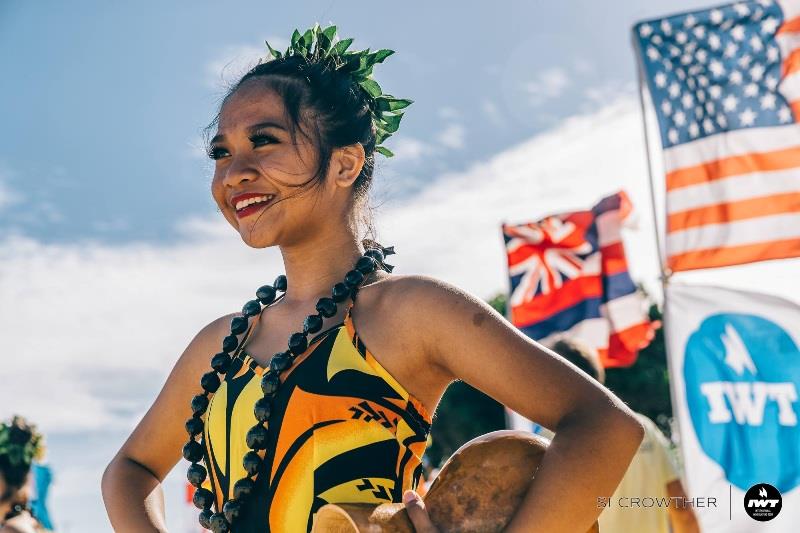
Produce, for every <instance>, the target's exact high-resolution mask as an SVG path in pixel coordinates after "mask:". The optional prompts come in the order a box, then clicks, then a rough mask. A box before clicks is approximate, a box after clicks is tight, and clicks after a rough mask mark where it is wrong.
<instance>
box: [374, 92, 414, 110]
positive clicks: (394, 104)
mask: <svg viewBox="0 0 800 533" xmlns="http://www.w3.org/2000/svg"><path fill="white" fill-rule="evenodd" d="M413 103H414V100H407V99H404V98H395V97H394V96H392V95H390V94H382V95H381V96H379V97H378V109H379V110H380V111H397V110H398V109H403V108H405V107H408V106H410V105H411V104H413Z"/></svg>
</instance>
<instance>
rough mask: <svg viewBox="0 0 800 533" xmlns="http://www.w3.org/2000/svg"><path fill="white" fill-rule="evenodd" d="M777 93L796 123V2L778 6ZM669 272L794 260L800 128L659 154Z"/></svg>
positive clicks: (799, 50)
mask: <svg viewBox="0 0 800 533" xmlns="http://www.w3.org/2000/svg"><path fill="white" fill-rule="evenodd" d="M779 4H780V6H781V8H782V9H783V12H784V24H783V25H782V26H781V27H780V29H779V30H778V32H777V40H778V43H779V47H780V49H781V57H782V58H783V72H782V81H781V83H780V85H779V89H778V90H779V91H780V92H781V94H783V96H784V97H785V98H786V99H787V101H788V102H789V105H790V107H791V108H792V111H793V113H794V116H795V120H797V117H800V1H798V0H790V1H780V2H779ZM664 164H665V174H666V176H665V177H666V208H667V225H666V226H667V237H666V253H667V265H668V267H669V268H670V269H671V270H672V271H680V270H693V269H698V268H713V267H720V266H726V265H738V264H743V263H750V262H754V261H763V260H768V259H783V258H788V257H796V256H800V124H796V123H793V124H787V125H786V126H777V127H764V128H750V129H741V130H735V131H731V132H726V133H720V134H717V135H712V136H710V137H705V138H703V139H698V140H697V141H693V142H689V143H686V144H681V145H679V146H674V147H671V148H667V149H666V150H664Z"/></svg>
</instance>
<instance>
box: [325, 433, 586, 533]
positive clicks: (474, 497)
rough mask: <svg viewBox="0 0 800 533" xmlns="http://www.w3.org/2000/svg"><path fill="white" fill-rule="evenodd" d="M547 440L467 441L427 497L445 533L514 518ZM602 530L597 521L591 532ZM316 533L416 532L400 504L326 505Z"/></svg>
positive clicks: (498, 527)
mask: <svg viewBox="0 0 800 533" xmlns="http://www.w3.org/2000/svg"><path fill="white" fill-rule="evenodd" d="M549 443H550V442H549V440H548V439H546V438H544V437H541V436H538V435H534V434H532V433H529V432H526V431H517V430H502V431H493V432H491V433H487V434H485V435H481V436H480V437H476V438H474V439H472V440H471V441H469V442H467V443H466V444H464V445H463V446H461V448H459V449H458V450H456V452H455V453H454V454H453V455H452V456H451V457H450V458H449V459H448V460H447V462H446V463H445V465H444V466H443V467H442V469H441V471H440V472H439V475H438V476H437V477H436V479H435V480H434V481H433V484H432V485H431V487H430V489H429V490H428V492H427V493H426V494H425V496H423V500H424V502H425V507H426V509H427V510H428V514H429V515H430V517H431V520H432V521H433V522H434V524H436V525H437V526H438V528H439V530H440V531H442V532H443V533H446V532H450V531H458V532H463V533H499V532H501V531H502V530H503V528H504V527H505V526H506V524H508V522H509V521H510V520H511V517H512V516H513V515H514V512H515V511H516V509H517V507H518V506H519V505H520V503H521V502H522V498H523V497H524V495H525V492H526V491H527V489H528V486H529V485H530V482H531V480H532V479H533V477H534V475H535V473H536V469H537V468H538V467H539V463H540V462H541V460H542V456H543V455H544V452H545V451H546V450H547V446H548V445H549ZM592 532H595V533H597V532H599V527H598V525H597V523H596V522H595V524H594V525H593V526H592V527H591V528H590V529H589V532H588V533H592ZM312 533H414V527H413V526H412V524H411V521H410V520H409V518H408V514H407V513H406V510H405V506H404V505H403V504H402V503H384V504H380V505H377V506H376V505H372V504H364V503H342V504H327V505H324V506H322V507H321V508H320V509H319V511H317V514H316V516H315V518H314V527H313V528H312Z"/></svg>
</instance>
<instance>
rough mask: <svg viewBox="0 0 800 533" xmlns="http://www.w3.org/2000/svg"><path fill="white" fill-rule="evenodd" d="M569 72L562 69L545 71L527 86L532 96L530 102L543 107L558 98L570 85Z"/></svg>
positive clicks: (555, 68)
mask: <svg viewBox="0 0 800 533" xmlns="http://www.w3.org/2000/svg"><path fill="white" fill-rule="evenodd" d="M570 83H571V81H570V77H569V75H568V74H567V71H566V70H564V69H563V68H560V67H552V68H549V69H545V70H543V71H542V72H540V73H539V75H538V76H536V78H535V79H533V80H532V81H529V82H528V83H526V84H525V86H524V87H525V90H526V91H527V92H528V93H529V95H530V102H531V104H532V105H534V106H539V105H542V104H543V103H545V102H547V101H548V100H552V99H553V98H556V97H558V96H561V93H562V92H563V91H564V89H566V88H567V87H568V86H569V85H570Z"/></svg>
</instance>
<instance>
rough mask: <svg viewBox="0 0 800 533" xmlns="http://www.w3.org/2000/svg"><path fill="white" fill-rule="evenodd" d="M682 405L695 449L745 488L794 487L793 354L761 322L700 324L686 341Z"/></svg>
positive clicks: (799, 462)
mask: <svg viewBox="0 0 800 533" xmlns="http://www.w3.org/2000/svg"><path fill="white" fill-rule="evenodd" d="M683 375H684V379H685V385H686V399H687V402H688V404H689V411H690V414H691V419H692V425H693V426H694V430H695V433H696V434H697V438H698V440H699V441H700V445H701V447H702V448H703V451H704V452H705V453H706V454H707V455H708V456H709V457H710V458H711V459H712V460H714V461H715V462H716V463H717V464H719V465H720V466H721V467H722V468H723V470H724V471H725V473H726V477H727V479H728V481H730V483H732V484H733V485H735V486H736V487H738V488H740V489H741V490H747V489H748V488H749V487H751V486H752V485H754V484H755V483H770V484H772V485H774V486H775V487H776V488H777V489H778V490H779V491H781V492H783V493H786V492H788V491H790V490H792V489H793V488H794V487H796V486H798V485H800V423H798V417H799V415H800V407H798V405H799V404H798V391H800V350H798V347H797V344H795V342H794V340H793V339H792V337H791V336H789V334H788V333H787V332H786V331H784V330H783V329H782V328H781V327H780V326H778V325H777V324H775V323H774V322H772V321H770V320H767V319H766V318H764V317H762V316H756V315H748V314H740V313H721V314H715V315H711V316H709V317H708V318H706V319H705V320H704V321H703V322H702V323H701V324H700V327H699V328H698V329H697V330H696V331H694V332H693V333H692V334H691V335H690V336H689V340H688V341H687V343H686V350H685V357H684V362H683Z"/></svg>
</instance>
